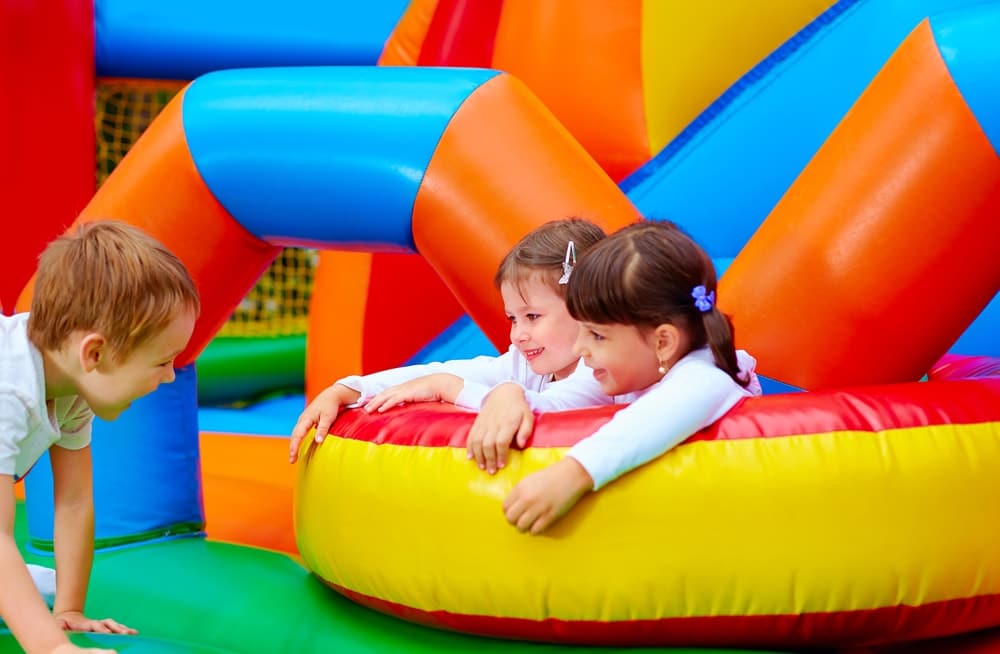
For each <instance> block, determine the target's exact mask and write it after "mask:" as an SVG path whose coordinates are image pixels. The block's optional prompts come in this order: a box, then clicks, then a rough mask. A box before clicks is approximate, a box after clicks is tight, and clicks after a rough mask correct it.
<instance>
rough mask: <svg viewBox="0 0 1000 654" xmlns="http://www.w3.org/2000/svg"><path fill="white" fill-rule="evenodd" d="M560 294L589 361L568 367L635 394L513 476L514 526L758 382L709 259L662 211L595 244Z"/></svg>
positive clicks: (533, 521) (546, 516)
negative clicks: (740, 352)
mask: <svg viewBox="0 0 1000 654" xmlns="http://www.w3.org/2000/svg"><path fill="white" fill-rule="evenodd" d="M566 304H567V308H568V309H569V313H570V314H571V315H572V316H573V318H575V319H576V320H578V321H579V322H580V323H581V327H580V332H579V335H578V337H577V340H576V344H575V346H574V347H575V351H576V353H577V354H578V355H580V356H582V357H583V362H584V363H585V364H586V367H584V366H581V367H580V369H579V370H578V371H577V372H576V374H575V375H574V377H576V376H577V375H583V374H589V375H591V376H592V378H593V379H594V380H596V381H597V383H598V384H599V385H600V388H601V390H602V391H603V392H604V393H605V394H607V395H609V396H628V395H629V394H632V398H634V401H632V403H631V405H630V406H628V407H626V408H624V409H622V410H621V411H619V412H618V413H616V414H615V415H614V416H613V417H612V418H611V420H610V421H608V422H607V423H605V424H604V425H603V426H602V427H601V428H599V429H598V430H597V431H596V432H594V433H593V434H591V435H590V436H588V437H587V438H585V439H583V440H581V441H580V442H578V443H577V444H576V445H574V446H573V447H572V448H571V449H570V450H569V452H567V454H566V456H565V457H564V458H563V459H562V460H560V461H559V462H557V463H555V464H553V465H551V466H549V467H547V468H545V469H543V470H541V471H539V472H536V473H534V474H531V475H529V476H527V477H525V478H524V479H522V480H521V481H520V482H519V483H518V484H517V485H516V486H515V487H514V489H513V490H512V491H511V493H510V495H508V497H507V498H506V500H505V501H504V503H503V509H504V513H505V515H506V517H507V520H508V521H509V522H510V523H511V524H512V525H514V526H515V527H517V529H518V530H519V531H522V532H530V533H532V534H538V533H541V532H543V531H545V530H546V529H547V528H549V527H550V526H551V525H552V524H553V523H555V522H556V521H557V520H559V518H561V517H562V516H563V515H565V514H566V513H567V512H569V510H570V509H572V508H573V506H574V505H575V504H576V503H577V501H579V500H580V498H581V497H583V495H585V494H586V493H587V492H588V491H591V490H599V489H601V488H603V487H604V486H605V485H606V484H608V483H610V482H611V481H613V480H614V479H616V478H618V477H619V476H621V475H623V474H625V473H626V472H628V471H630V470H632V469H634V468H636V467H638V466H640V465H642V464H644V463H646V462H648V461H650V460H652V459H654V458H656V457H658V456H660V455H661V454H663V453H664V452H666V451H668V450H669V449H671V448H672V447H674V446H676V445H678V444H679V443H681V442H682V441H684V440H685V439H687V438H688V437H689V436H691V435H693V434H694V433H695V432H697V431H699V430H700V429H702V428H704V427H707V426H708V425H710V424H712V423H713V422H715V421H716V420H718V419H719V418H721V417H722V416H723V415H725V414H726V412H728V411H729V410H730V409H731V408H732V407H733V406H734V405H736V404H737V403H738V402H739V401H740V400H742V399H743V398H745V397H749V396H751V395H755V394H758V395H759V394H760V387H759V384H758V383H757V381H756V378H755V376H754V375H753V373H752V367H749V368H748V367H747V365H746V364H744V365H742V366H741V365H740V362H739V361H738V359H737V352H736V350H735V349H734V347H733V329H732V323H731V322H730V320H729V318H728V317H727V316H726V315H725V314H723V313H722V312H721V311H719V309H718V308H717V307H716V275H715V268H714V266H713V265H712V261H711V259H710V258H709V257H708V255H707V254H706V253H705V252H704V250H702V249H701V247H699V246H698V244H696V243H695V242H694V241H693V240H692V239H691V238H690V237H688V236H687V235H686V234H684V233H683V232H682V231H680V230H679V229H677V228H676V227H675V226H673V225H671V224H669V223H664V222H645V223H637V224H634V225H630V226H628V227H625V228H623V229H621V230H619V231H618V232H616V233H614V234H613V235H611V236H609V237H608V238H606V239H604V240H603V241H602V242H600V243H599V244H597V245H596V246H594V247H593V248H592V249H591V250H590V251H589V252H588V253H587V255H586V256H585V257H582V258H581V260H580V263H579V265H578V266H577V267H576V269H575V270H574V271H573V274H572V277H571V278H570V282H569V290H568V293H567V297H566ZM745 356H746V357H747V358H748V359H749V361H750V362H752V358H750V357H749V356H748V355H745ZM741 368H742V370H741ZM570 382H572V379H571V380H568V381H567V383H570ZM511 389H512V385H504V387H501V388H498V389H497V391H501V394H500V395H499V396H498V397H497V398H493V397H490V398H489V399H488V400H487V403H486V404H488V403H491V402H493V401H498V402H504V401H509V399H510V395H509V394H508V395H507V397H506V398H505V397H503V395H502V393H503V392H504V391H510V390H511ZM521 393H522V395H521V397H522V398H523V391H521ZM522 401H523V400H522ZM486 404H484V407H483V408H484V411H485V410H486Z"/></svg>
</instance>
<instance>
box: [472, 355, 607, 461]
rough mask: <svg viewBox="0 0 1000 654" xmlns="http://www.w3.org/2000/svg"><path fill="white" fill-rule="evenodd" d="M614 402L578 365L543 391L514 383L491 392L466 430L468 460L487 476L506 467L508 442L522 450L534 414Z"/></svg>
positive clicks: (588, 373) (585, 367) (587, 370)
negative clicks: (564, 377) (467, 433)
mask: <svg viewBox="0 0 1000 654" xmlns="http://www.w3.org/2000/svg"><path fill="white" fill-rule="evenodd" d="M612 403H614V398H613V397H611V396H610V395H605V394H604V392H603V391H601V387H600V384H598V383H597V381H596V380H595V379H594V375H593V371H592V370H591V369H590V368H588V367H587V366H585V365H583V363H582V362H581V363H580V364H579V365H578V366H577V368H576V370H575V371H574V372H573V374H571V375H570V376H569V377H567V378H566V379H563V380H560V381H556V382H551V383H550V384H549V385H548V386H547V387H546V388H545V389H544V390H541V391H534V390H529V389H526V388H524V387H523V386H521V385H520V384H517V383H514V382H505V383H502V384H498V385H497V386H496V387H495V388H493V389H492V390H490V392H489V394H488V395H487V396H486V398H485V399H484V400H483V403H482V406H481V407H480V408H479V415H478V416H476V421H475V423H473V425H472V429H470V430H469V438H468V442H467V444H466V449H467V450H468V455H469V458H470V459H474V460H475V462H476V464H477V465H478V466H479V468H480V469H482V470H485V471H486V472H488V473H489V474H491V475H492V474H493V473H495V472H496V471H497V470H500V469H502V468H503V467H504V466H506V465H507V454H508V452H509V450H510V446H511V443H513V442H516V443H517V445H518V446H519V447H525V446H526V445H527V442H528V438H529V437H530V436H531V432H532V431H533V429H534V426H535V416H534V413H533V412H534V411H539V412H546V411H565V410H567V409H579V408H583V407H588V406H602V405H605V404H612Z"/></svg>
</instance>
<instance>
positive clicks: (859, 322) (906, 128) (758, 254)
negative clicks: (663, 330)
mask: <svg viewBox="0 0 1000 654" xmlns="http://www.w3.org/2000/svg"><path fill="white" fill-rule="evenodd" d="M998 217H1000V159H998V157H997V154H996V152H995V151H994V149H993V147H992V146H991V145H990V143H989V141H988V140H987V138H986V136H985V135H984V133H983V132H982V130H981V129H980V127H979V125H978V124H977V122H976V120H975V118H974V116H973V114H972V113H971V112H970V110H969V108H968V107H967V106H966V104H965V101H964V100H963V99H962V96H961V95H960V93H959V91H958V90H957V89H956V87H955V85H954V83H953V81H952V79H951V77H950V76H949V73H948V70H947V68H946V67H945V64H944V62H943V61H942V60H941V56H940V54H939V51H938V48H937V46H936V45H935V44H934V40H933V36H932V34H931V30H930V28H929V26H928V24H927V22H926V21H925V22H924V23H922V24H921V25H920V26H919V27H918V28H917V29H916V30H914V32H913V33H912V34H911V35H910V37H909V38H908V39H907V40H906V41H905V42H904V43H903V45H901V46H900V48H899V50H898V51H897V52H896V54H894V55H893V57H892V58H891V59H890V60H889V62H888V63H887V64H886V65H885V67H884V68H883V69H882V71H881V72H880V73H879V74H878V76H877V77H876V78H875V80H874V81H873V82H872V83H871V85H870V86H869V88H868V89H867V90H866V91H865V93H864V94H863V95H862V96H861V98H860V99H859V100H858V102H857V103H856V104H855V106H854V107H853V108H852V109H851V110H850V112H849V113H848V114H847V116H846V117H845V118H844V120H843V121H842V122H841V124H840V125H839V126H838V127H837V129H836V130H835V131H834V132H833V134H832V135H831V136H830V138H829V139H828V140H827V142H826V144H825V145H824V146H823V147H822V149H821V150H820V151H819V152H818V153H817V154H816V156H815V157H814V159H813V160H812V161H811V162H810V163H809V165H808V166H807V167H806V169H805V170H804V171H803V172H802V174H801V175H800V176H799V178H798V179H797V180H796V181H795V183H794V184H793V185H792V187H791V188H790V189H789V190H788V192H787V193H786V194H785V196H784V198H782V200H781V202H780V203H779V204H778V206H777V207H775V209H774V211H773V212H772V213H771V215H770V216H769V217H768V218H767V220H766V221H765V222H764V224H763V225H762V226H761V227H760V229H759V230H758V232H757V233H756V234H755V235H754V236H753V238H752V239H751V240H750V242H749V243H748V244H747V246H746V247H745V248H744V250H743V251H742V252H741V253H740V254H739V256H737V257H736V259H735V260H734V261H733V264H732V266H731V267H730V269H729V271H728V272H727V273H726V275H725V277H724V278H723V280H722V288H721V292H720V301H721V302H722V306H723V308H724V309H725V310H726V311H727V312H730V313H731V314H733V316H734V319H735V322H736V336H737V342H738V344H739V346H740V347H744V348H746V349H748V350H750V351H751V352H752V353H753V354H754V355H756V356H757V357H758V359H759V363H760V365H759V370H760V371H761V372H762V373H763V374H766V375H768V376H771V377H774V378H777V379H779V380H781V381H783V382H787V383H790V384H794V385H796V386H799V387H803V388H807V389H816V388H824V387H835V386H842V385H853V384H873V383H892V382H902V381H908V380H916V379H919V378H920V376H921V375H923V374H924V373H925V372H926V371H927V370H928V369H929V368H930V366H931V365H932V364H933V363H934V362H935V361H936V360H937V359H938V358H939V357H940V356H941V355H942V354H944V352H945V351H946V350H947V349H948V347H949V346H950V345H951V344H952V343H953V342H954V341H955V339H956V338H958V336H959V335H961V333H962V331H963V330H964V329H965V328H966V327H967V326H968V325H969V323H970V322H972V320H973V319H975V317H976V315H977V314H978V313H979V312H980V311H981V310H982V308H983V307H985V306H986V304H987V303H988V302H989V301H990V299H991V298H992V297H993V295H994V293H995V292H996V289H997V288H998V286H1000V257H997V243H998V242H1000V220H998Z"/></svg>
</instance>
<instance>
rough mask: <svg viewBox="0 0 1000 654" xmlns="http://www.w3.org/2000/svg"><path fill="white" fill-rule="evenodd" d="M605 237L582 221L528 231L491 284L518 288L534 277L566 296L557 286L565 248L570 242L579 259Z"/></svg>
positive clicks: (554, 223)
mask: <svg viewBox="0 0 1000 654" xmlns="http://www.w3.org/2000/svg"><path fill="white" fill-rule="evenodd" d="M605 236H606V234H605V233H604V230H603V229H601V228H600V227H599V226H597V225H595V224H594V223H592V222H590V221H589V220H585V219H583V218H564V219H561V220H551V221H549V222H547V223H545V224H543V225H541V226H539V227H536V228H535V229H533V230H531V231H530V232H528V233H527V234H526V235H525V236H524V237H523V238H522V239H521V240H520V241H518V242H517V244H516V245H514V247H513V248H511V250H510V252H508V253H507V255H506V256H504V258H503V260H502V261H501V262H500V266H499V267H498V268H497V272H496V275H494V277H493V283H494V284H495V285H496V287H497V288H498V289H499V288H500V286H501V285H502V284H504V283H509V284H513V285H514V286H515V287H517V288H520V287H521V284H523V283H524V282H526V281H527V280H528V279H531V278H533V277H535V276H537V275H541V279H543V280H544V281H545V283H547V284H548V285H549V286H551V287H552V289H553V290H555V292H556V293H558V294H559V295H560V296H561V297H566V284H560V283H559V278H560V277H562V275H563V262H564V261H566V247H567V246H568V245H569V242H570V241H573V245H574V247H575V248H576V256H577V257H579V256H580V255H582V254H583V253H584V252H586V251H587V250H589V249H590V248H591V246H593V245H594V244H595V243H597V242H599V241H601V240H602V239H603V238H604V237H605Z"/></svg>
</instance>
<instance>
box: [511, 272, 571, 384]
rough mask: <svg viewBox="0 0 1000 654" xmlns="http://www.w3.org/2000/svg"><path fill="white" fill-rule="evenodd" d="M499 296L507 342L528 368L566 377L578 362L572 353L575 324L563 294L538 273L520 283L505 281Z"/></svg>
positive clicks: (538, 372)
mask: <svg viewBox="0 0 1000 654" xmlns="http://www.w3.org/2000/svg"><path fill="white" fill-rule="evenodd" d="M500 295H501V296H502V297H503V305H504V311H505V312H506V313H507V319H508V320H509V321H510V342H511V343H513V344H514V347H516V348H517V349H518V350H520V351H521V354H523V355H524V358H525V359H527V361H528V365H529V366H531V369H532V370H533V371H534V372H535V373H536V374H539V375H548V374H552V375H555V378H556V379H564V378H566V377H568V376H569V374H570V373H572V372H573V370H575V369H576V364H577V362H578V361H579V357H577V356H576V354H574V353H573V342H574V341H575V340H576V332H577V329H578V326H577V322H576V321H575V320H573V317H572V316H570V315H569V311H567V310H566V303H565V302H564V301H563V299H562V297H560V296H559V294H558V293H556V292H555V291H554V290H553V289H552V287H551V286H549V285H548V284H547V283H545V281H544V280H543V279H541V277H540V276H532V277H530V278H528V279H527V280H525V281H524V282H523V283H521V284H520V285H519V286H515V285H514V284H511V283H508V282H504V283H503V284H501V285H500Z"/></svg>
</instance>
